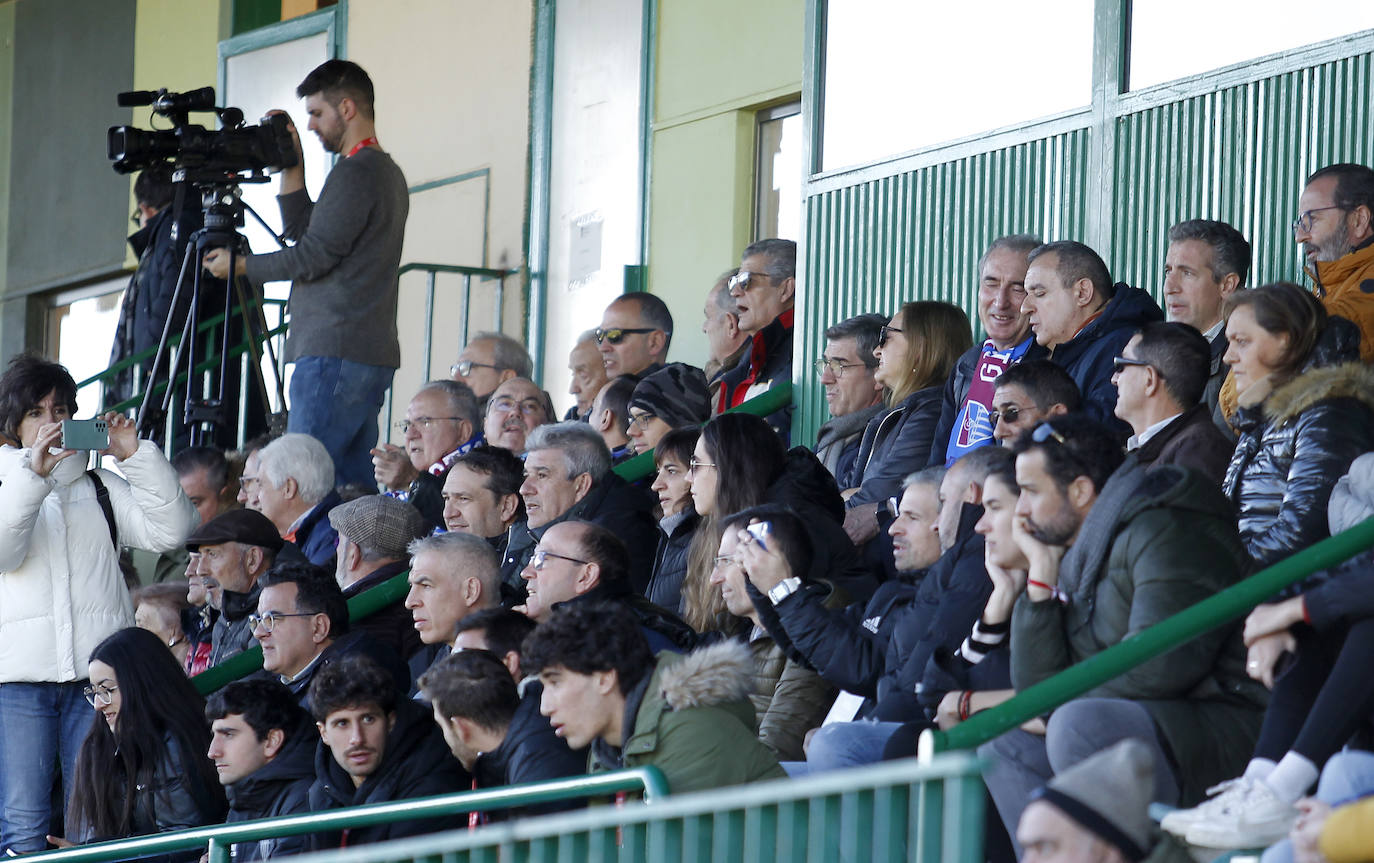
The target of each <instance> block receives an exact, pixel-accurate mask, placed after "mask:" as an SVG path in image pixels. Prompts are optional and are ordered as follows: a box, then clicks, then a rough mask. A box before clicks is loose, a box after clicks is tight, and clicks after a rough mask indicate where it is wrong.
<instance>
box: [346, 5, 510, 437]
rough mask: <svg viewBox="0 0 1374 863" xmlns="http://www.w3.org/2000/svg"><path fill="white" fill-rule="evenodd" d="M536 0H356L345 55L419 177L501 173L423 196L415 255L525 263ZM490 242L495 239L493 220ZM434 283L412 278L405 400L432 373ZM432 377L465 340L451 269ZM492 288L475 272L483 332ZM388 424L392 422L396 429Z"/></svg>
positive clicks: (381, 131)
mask: <svg viewBox="0 0 1374 863" xmlns="http://www.w3.org/2000/svg"><path fill="white" fill-rule="evenodd" d="M530 10H531V6H530V2H529V0H499V2H491V0H405V2H396V0H350V2H349V4H348V15H349V20H348V44H347V46H346V48H345V55H346V56H347V57H348V59H350V60H353V61H355V62H357V63H359V64H360V65H362V67H363V68H365V69H366V70H367V71H368V74H370V75H371V76H372V80H373V84H374V85H375V87H376V91H377V134H378V138H379V140H380V141H381V143H382V146H383V147H384V148H385V149H386V150H387V151H389V152H390V153H391V154H392V156H393V157H394V158H395V159H396V161H397V163H398V164H399V165H400V166H401V169H402V170H403V171H404V172H405V175H406V181H407V182H408V183H409V184H410V185H411V186H412V187H414V186H418V185H420V184H423V183H427V182H432V181H436V180H442V179H445V178H448V177H453V176H456V175H460V174H467V173H471V172H479V171H481V170H483V169H486V170H487V171H488V172H489V178H488V179H489V182H490V184H491V186H490V206H489V208H487V207H486V205H485V203H484V202H485V197H486V188H485V186H484V184H485V183H486V182H488V179H483V178H480V177H479V178H475V179H472V180H466V181H463V182H459V183H454V184H451V185H446V186H442V187H440V188H436V189H433V190H430V191H425V192H418V193H416V194H414V195H412V196H411V210H410V219H409V222H408V224H407V227H406V244H405V249H404V252H403V254H402V261H403V262H412V261H425V262H432V263H443V264H463V265H471V266H482V265H486V266H490V267H520V266H522V265H523V263H524V211H525V200H526V197H527V194H528V193H527V189H526V157H527V151H528V148H529V79H530V45H531V42H530V34H531V28H532V19H531V11H530ZM484 222H485V224H486V231H487V235H488V238H489V239H488V242H487V244H486V247H485V248H483V243H482V236H483V223H484ZM424 282H425V279H424V277H423V276H422V275H419V274H409V275H406V276H404V277H402V280H401V309H400V314H399V319H398V324H399V327H400V332H401V356H402V367H401V370H400V371H399V372H398V373H397V375H396V378H395V383H394V387H395V391H396V393H397V399H398V404H399V410H402V411H403V410H404V406H405V400H406V399H408V398H409V394H411V393H413V392H414V391H415V389H416V388H418V386H419V384H420V383H421V376H422V363H423V357H422V356H421V347H422V338H423V336H422V328H423V320H424V317H423V314H424ZM438 286H439V291H438V295H439V298H438V302H437V303H436V319H437V321H438V324H437V326H436V328H435V334H434V348H433V351H432V353H431V364H432V365H431V368H432V372H431V374H432V376H434V377H447V376H448V367H449V365H450V364H451V363H452V362H453V360H454V359H456V358H457V356H458V352H459V351H460V350H461V348H462V343H463V338H462V334H461V333H460V332H459V323H458V302H457V298H458V295H459V289H460V282H459V280H458V279H457V277H454V276H440V277H439V282H438ZM491 294H492V291H491V285H490V284H489V283H477V282H474V289H473V299H474V302H473V309H472V315H473V322H472V325H471V330H472V331H476V330H482V329H490V328H491V324H492V317H493V315H492V305H491V302H490V299H489V298H490V297H491ZM522 316H523V308H522V305H521V277H519V276H516V277H512V278H509V279H507V281H506V304H505V315H504V326H503V329H504V330H505V332H508V333H511V334H513V335H517V336H519V335H520V334H521V333H522V320H523V317H522ZM384 434H385V432H384Z"/></svg>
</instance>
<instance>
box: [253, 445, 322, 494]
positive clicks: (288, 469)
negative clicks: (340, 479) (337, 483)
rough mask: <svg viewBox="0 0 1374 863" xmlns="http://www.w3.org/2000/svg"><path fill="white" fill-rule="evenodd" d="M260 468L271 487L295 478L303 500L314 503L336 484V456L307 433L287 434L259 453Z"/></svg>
mask: <svg viewBox="0 0 1374 863" xmlns="http://www.w3.org/2000/svg"><path fill="white" fill-rule="evenodd" d="M258 470H259V471H260V472H261V473H262V476H263V478H264V479H266V480H267V481H268V482H270V483H271V484H272V488H281V487H282V486H283V485H285V484H286V481H287V480H288V479H294V480H295V481H296V488H297V490H298V492H299V494H300V497H301V500H302V501H304V502H305V503H308V504H310V505H311V506H314V505H315V504H317V503H319V502H320V501H321V500H323V499H324V496H325V495H327V494H329V492H330V491H331V490H332V489H333V488H334V459H333V458H331V457H330V455H329V450H327V449H325V448H324V444H322V443H320V442H319V441H318V440H316V439H315V438H313V437H311V436H310V435H308V434H298V433H293V434H284V435H282V436H281V437H279V438H277V439H276V440H274V441H272V442H271V443H270V444H268V445H267V446H265V447H263V448H262V451H261V452H259V453H258Z"/></svg>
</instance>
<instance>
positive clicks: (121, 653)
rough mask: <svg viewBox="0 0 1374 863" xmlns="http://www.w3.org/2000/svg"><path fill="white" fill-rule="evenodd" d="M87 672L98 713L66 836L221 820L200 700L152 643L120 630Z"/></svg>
mask: <svg viewBox="0 0 1374 863" xmlns="http://www.w3.org/2000/svg"><path fill="white" fill-rule="evenodd" d="M90 672H91V682H90V685H89V686H87V687H86V698H87V700H89V701H90V702H91V705H92V706H93V707H94V708H95V710H96V715H95V719H94V720H93V721H92V723H91V729H90V731H89V732H88V733H87V734H86V741H85V742H84V743H83V744H82V745H81V753H80V755H78V756H77V762H76V781H75V788H74V789H73V791H72V795H71V800H70V804H69V806H68V819H67V831H68V838H69V839H71V840H72V841H76V842H97V841H103V840H108V839H122V838H125V837H128V836H142V835H145V834H149V833H165V832H167V831H170V830H183V829H186V828H190V827H199V826H201V825H205V824H214V823H217V822H219V821H221V820H223V818H224V814H225V812H226V810H227V805H226V803H225V799H224V792H223V790H222V789H221V788H220V784H219V779H218V777H217V776H216V774H215V769H214V765H213V764H211V763H210V760H209V759H208V758H207V757H206V756H205V752H206V750H207V749H208V748H209V746H210V725H209V723H207V722H206V721H205V700H204V699H203V698H201V697H200V694H199V693H197V692H196V689H195V687H194V686H192V684H191V681H190V680H189V679H188V678H187V677H186V675H185V673H183V672H182V670H181V667H180V666H178V665H177V662H176V660H175V659H174V658H173V657H172V654H171V652H170V651H168V650H167V648H166V647H165V646H164V645H163V644H162V642H161V641H160V640H159V639H158V637H157V636H156V635H153V634H152V633H151V632H149V631H147V630H146V629H138V628H129V629H121V630H120V631H119V632H116V633H115V634H114V635H111V636H110V637H109V638H107V639H105V640H104V641H102V642H100V644H98V645H96V648H95V650H93V651H91V656H90ZM197 856H199V853H198V852H191V853H188V855H187V857H188V858H189V859H195V858H196V857H197Z"/></svg>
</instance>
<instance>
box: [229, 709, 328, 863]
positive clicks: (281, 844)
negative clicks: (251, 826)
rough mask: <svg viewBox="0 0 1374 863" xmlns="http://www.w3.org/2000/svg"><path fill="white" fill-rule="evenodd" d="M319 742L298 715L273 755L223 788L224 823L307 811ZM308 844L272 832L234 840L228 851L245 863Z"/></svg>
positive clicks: (306, 839)
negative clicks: (226, 811) (225, 796)
mask: <svg viewBox="0 0 1374 863" xmlns="http://www.w3.org/2000/svg"><path fill="white" fill-rule="evenodd" d="M319 742H320V735H319V734H318V733H317V732H316V731H315V727H314V726H313V725H311V724H310V723H309V722H307V721H305V720H304V719H302V721H301V724H300V726H299V727H298V728H295V729H293V730H292V731H291V732H289V736H288V737H287V738H286V742H285V744H283V746H282V749H281V751H280V752H278V753H277V757H275V758H273V759H272V760H271V761H269V762H267V763H266V764H264V765H263V766H262V767H260V768H258V770H257V771H255V772H254V773H252V774H250V775H248V776H245V777H244V778H243V779H240V780H239V781H238V782H235V783H234V784H233V785H230V786H228V787H227V788H226V789H225V792H226V793H227V794H228V795H229V816H228V817H227V818H225V819H224V820H225V823H230V824H232V823H233V822H235V821H252V820H253V819H256V818H277V817H279V816H283V815H297V814H299V813H302V812H309V811H310V786H311V784H312V783H313V782H314V781H315V746H316V745H317V744H318V743H319ZM309 846H310V840H309V837H308V836H304V835H301V836H276V837H273V838H270V839H260V840H258V841H257V842H238V843H235V844H234V846H233V850H232V852H231V854H232V857H233V860H234V863H248V861H252V860H268V859H270V858H272V857H285V856H287V855H289V854H300V853H302V852H303V851H305V850H307V849H308V848H309Z"/></svg>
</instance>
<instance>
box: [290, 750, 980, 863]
mask: <svg viewBox="0 0 1374 863" xmlns="http://www.w3.org/2000/svg"><path fill="white" fill-rule="evenodd" d="M983 801H984V791H983V783H982V779H981V777H980V776H979V772H978V762H977V760H976V759H974V758H972V757H971V756H969V755H967V754H950V755H944V756H941V757H940V758H938V759H936V760H934V761H932V762H931V763H929V764H925V765H917V764H916V762H915V761H914V760H906V761H893V762H887V763H884V764H880V765H875V766H872V767H866V768H861V769H857V770H845V771H839V772H835V773H829V774H826V775H825V776H814V777H799V778H796V779H784V780H779V781H776V782H766V783H756V784H753V785H744V786H738V787H734V788H723V789H717V790H714V791H706V792H700V793H696V794H686V795H681V796H674V797H670V798H668V799H667V800H660V801H658V802H656V803H653V804H651V805H635V806H625V807H622V808H616V809H612V808H604V809H601V810H591V811H583V812H576V813H568V814H563V815H550V816H546V817H543V818H526V819H521V820H519V821H513V822H508V823H504V824H494V825H490V826H487V827H483V828H481V829H479V830H474V831H466V832H464V831H452V832H448V833H439V834H435V835H432V836H422V837H416V838H413V839H401V840H397V841H395V842H386V843H381V844H377V845H368V846H362V847H357V848H349V849H344V850H340V851H331V852H328V853H321V854H312V855H304V856H301V857H299V858H297V859H299V860H300V861H301V863H324V861H329V863H410V861H416V863H419V861H426V863H429V861H439V860H442V861H444V863H479V861H481V863H486V861H581V860H592V861H598V863H601V861H627V863H628V861H636V863H637V861H684V863H685V861H708V860H709V861H714V863H733V861H739V863H745V861H749V863H754V861H761V860H766V861H788V863H793V861H795V863H834V861H853V863H860V861H862V863H869V861H874V863H889V861H890V863H898V861H905V863H978V861H982V859H983Z"/></svg>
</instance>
